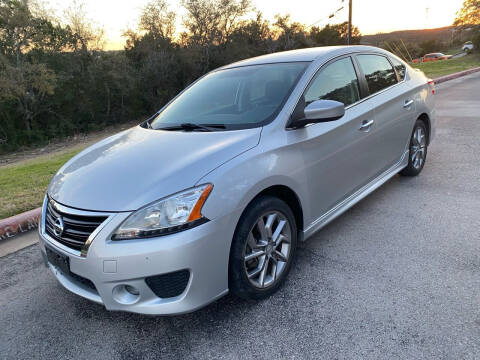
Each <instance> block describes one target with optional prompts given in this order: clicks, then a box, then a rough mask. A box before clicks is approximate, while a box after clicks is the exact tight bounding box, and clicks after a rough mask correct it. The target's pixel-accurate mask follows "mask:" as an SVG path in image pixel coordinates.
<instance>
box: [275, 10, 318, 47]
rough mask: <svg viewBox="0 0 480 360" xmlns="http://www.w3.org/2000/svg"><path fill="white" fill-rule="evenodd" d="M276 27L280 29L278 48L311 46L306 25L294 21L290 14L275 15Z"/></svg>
mask: <svg viewBox="0 0 480 360" xmlns="http://www.w3.org/2000/svg"><path fill="white" fill-rule="evenodd" d="M275 20H276V21H275V23H274V24H273V25H274V26H275V27H277V28H278V29H279V33H278V38H277V43H278V50H277V51H282V50H292V49H299V48H304V47H309V46H311V44H310V42H309V41H308V39H307V32H306V30H305V26H304V25H303V24H300V23H298V22H292V21H291V19H290V15H289V14H287V15H284V16H281V15H279V14H277V15H275Z"/></svg>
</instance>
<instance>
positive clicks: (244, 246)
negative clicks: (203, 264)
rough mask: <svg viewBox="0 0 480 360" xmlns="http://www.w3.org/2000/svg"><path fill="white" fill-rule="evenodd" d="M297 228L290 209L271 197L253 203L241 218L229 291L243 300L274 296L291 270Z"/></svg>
mask: <svg viewBox="0 0 480 360" xmlns="http://www.w3.org/2000/svg"><path fill="white" fill-rule="evenodd" d="M296 244H297V226H296V223H295V218H294V216H293V213H292V210H291V209H290V207H289V206H288V205H287V204H286V203H285V202H283V201H282V200H280V199H278V198H275V197H272V196H262V197H260V198H258V199H256V200H254V201H253V203H252V204H250V205H249V206H248V208H247V209H246V210H245V212H244V214H243V215H242V217H241V219H240V221H239V224H238V226H237V229H236V231H235V235H234V237H233V242H232V248H231V251H230V265H229V286H230V291H231V292H232V293H233V294H235V295H237V296H239V297H241V298H244V299H262V298H265V297H267V296H269V295H271V294H272V293H274V292H275V291H276V290H277V289H278V288H279V287H280V286H281V285H282V283H283V281H284V280H285V277H286V276H287V274H288V272H289V271H290V267H291V264H292V260H293V257H294V253H295V247H296Z"/></svg>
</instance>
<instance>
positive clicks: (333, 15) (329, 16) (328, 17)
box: [307, 0, 343, 29]
mask: <svg viewBox="0 0 480 360" xmlns="http://www.w3.org/2000/svg"><path fill="white" fill-rule="evenodd" d="M342 2H343V0H342ZM341 10H343V5H342V6H341V7H339V8H338V9H337V10H335V11H334V12H332V13H331V14H330V15H327V16H325V17H323V18H321V19H319V20H317V21H315V22H314V23H313V24H311V25H308V26H307V29H308V28H310V27H312V26H313V25H316V24H318V23H319V22H322V21H323V20H326V19H331V18H333V17H335V16H336V15H337V13H338V12H340V11H341Z"/></svg>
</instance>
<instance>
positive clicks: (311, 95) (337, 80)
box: [305, 57, 360, 106]
mask: <svg viewBox="0 0 480 360" xmlns="http://www.w3.org/2000/svg"><path fill="white" fill-rule="evenodd" d="M315 100H336V101H340V102H341V103H344V104H345V106H347V105H350V104H353V103H354V102H357V101H358V100H360V91H359V87H358V79H357V74H356V73H355V69H354V67H353V63H352V59H351V58H350V57H346V58H343V59H340V60H337V61H335V62H334V63H332V64H329V65H327V66H326V67H325V68H323V69H321V70H320V72H319V73H318V74H317V75H315V78H314V79H313V82H312V83H311V84H310V86H309V88H308V89H307V91H306V92H305V103H306V104H307V105H308V104H310V103H311V102H312V101H315Z"/></svg>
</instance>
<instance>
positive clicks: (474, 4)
mask: <svg viewBox="0 0 480 360" xmlns="http://www.w3.org/2000/svg"><path fill="white" fill-rule="evenodd" d="M479 24H480V0H465V1H464V2H463V6H462V8H461V9H460V10H459V11H458V12H457V17H456V18H455V21H454V22H453V25H455V26H469V25H479Z"/></svg>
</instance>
